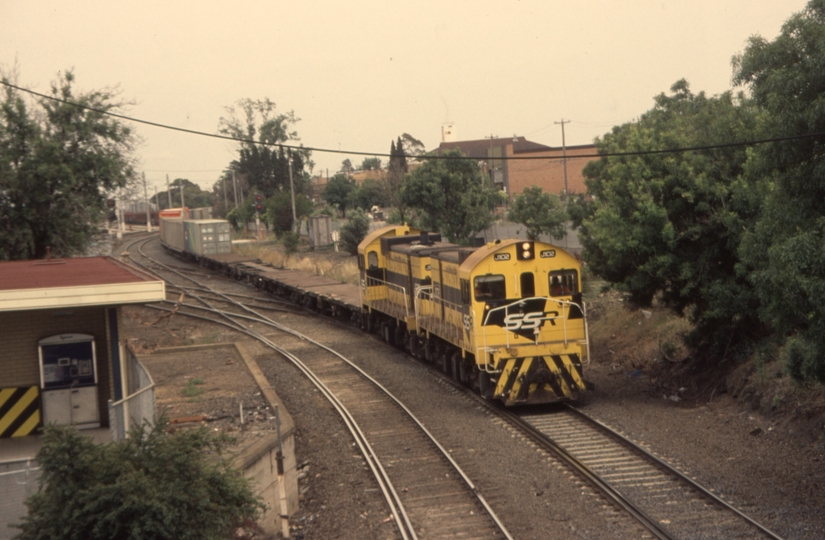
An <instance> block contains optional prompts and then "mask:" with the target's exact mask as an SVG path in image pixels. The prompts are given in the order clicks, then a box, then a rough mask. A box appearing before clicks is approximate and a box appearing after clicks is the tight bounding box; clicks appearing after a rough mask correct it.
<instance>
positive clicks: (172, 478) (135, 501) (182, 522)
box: [15, 421, 263, 540]
mask: <svg viewBox="0 0 825 540" xmlns="http://www.w3.org/2000/svg"><path fill="white" fill-rule="evenodd" d="M166 427H168V426H167V424H166V423H165V422H163V421H160V422H157V423H156V424H155V425H153V426H148V425H143V426H141V427H137V428H135V429H133V430H132V431H131V432H130V434H129V435H130V436H129V437H128V438H127V439H125V440H123V441H117V442H110V443H107V444H96V443H95V442H93V441H92V439H91V438H90V437H85V436H83V435H81V434H80V433H79V432H78V431H77V430H76V429H75V428H73V427H67V426H53V425H50V426H47V427H46V428H45V430H44V433H43V446H42V448H41V449H40V451H39V452H38V454H37V461H38V463H39V464H40V480H39V484H40V485H39V489H38V491H37V492H35V493H34V494H32V495H31V496H30V497H29V498H28V499H27V501H26V506H27V507H28V515H27V516H26V517H24V518H23V521H22V522H21V523H20V524H17V525H15V526H16V527H17V528H19V529H20V531H21V532H20V534H19V535H18V536H17V537H16V538H17V539H19V540H46V539H49V540H61V539H66V540H68V539H74V538H85V539H89V540H95V539H101V540H102V539H110V538H122V539H124V540H138V539H144V538H155V539H159V540H161V539H168V540H182V539H193V540H194V539H215V540H217V539H221V540H222V539H225V538H233V537H234V533H235V531H236V530H237V529H238V528H239V527H241V526H244V527H247V528H250V527H254V526H255V519H256V517H257V516H258V513H259V512H260V510H261V509H262V508H263V504H262V503H261V502H260V500H259V499H257V498H256V497H255V495H254V494H253V492H252V489H251V487H250V485H249V482H248V480H247V479H245V478H244V477H243V476H242V475H241V473H240V472H239V471H237V470H235V469H233V468H232V467H231V466H230V464H229V461H228V460H227V458H226V456H225V445H226V443H227V441H228V439H226V438H225V436H222V435H217V434H214V433H212V432H210V431H209V430H208V429H207V428H200V429H196V430H184V431H179V432H177V433H175V434H169V433H166V431H165V428H166Z"/></svg>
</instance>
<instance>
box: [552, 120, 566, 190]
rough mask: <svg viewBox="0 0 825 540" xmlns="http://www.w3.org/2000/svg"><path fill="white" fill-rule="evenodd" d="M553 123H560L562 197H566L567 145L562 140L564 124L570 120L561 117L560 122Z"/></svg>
mask: <svg viewBox="0 0 825 540" xmlns="http://www.w3.org/2000/svg"><path fill="white" fill-rule="evenodd" d="M553 123H554V124H561V161H562V164H563V166H564V194H563V199H567V145H566V144H565V141H564V124H569V123H570V120H565V119H564V118H562V119H561V122H553Z"/></svg>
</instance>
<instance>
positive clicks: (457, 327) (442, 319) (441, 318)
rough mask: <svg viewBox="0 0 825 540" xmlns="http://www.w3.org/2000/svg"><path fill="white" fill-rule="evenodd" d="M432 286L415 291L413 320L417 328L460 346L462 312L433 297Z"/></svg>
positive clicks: (453, 305)
mask: <svg viewBox="0 0 825 540" xmlns="http://www.w3.org/2000/svg"><path fill="white" fill-rule="evenodd" d="M432 289H433V288H432V286H424V287H417V288H416V290H415V318H416V321H417V322H418V326H419V327H421V328H424V329H425V330H428V331H430V332H432V333H434V334H435V335H437V336H440V337H442V338H444V339H446V340H447V341H449V342H450V343H454V344H456V345H459V344H461V342H463V341H464V340H465V336H464V329H465V326H464V312H463V311H462V309H463V307H462V306H461V305H459V304H454V303H452V302H448V301H447V300H444V299H443V298H441V297H438V296H433V294H432Z"/></svg>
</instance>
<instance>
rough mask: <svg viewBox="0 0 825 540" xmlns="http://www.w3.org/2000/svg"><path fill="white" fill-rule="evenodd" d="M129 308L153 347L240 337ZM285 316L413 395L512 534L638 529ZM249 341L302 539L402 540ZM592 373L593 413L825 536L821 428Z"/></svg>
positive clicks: (338, 340) (340, 450)
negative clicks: (275, 402)
mask: <svg viewBox="0 0 825 540" xmlns="http://www.w3.org/2000/svg"><path fill="white" fill-rule="evenodd" d="M226 286H227V287H232V288H234V287H239V286H238V285H237V284H234V283H228V284H226ZM247 291H248V290H247ZM124 314H125V319H126V321H125V322H126V332H127V335H129V336H131V337H134V344H135V345H137V346H139V347H143V348H145V349H146V350H151V349H152V348H154V347H157V346H158V345H184V344H191V343H198V342H200V341H203V340H212V341H216V340H217V341H231V340H233V339H237V338H235V337H233V336H231V335H230V334H228V333H225V332H223V331H219V330H217V329H215V328H214V327H212V326H211V325H209V324H208V323H201V322H196V321H193V320H184V319H182V318H179V317H178V318H177V320H175V321H174V322H170V323H169V324H168V325H167V326H166V327H164V328H161V327H160V325H156V326H152V325H149V324H148V322H147V321H149V320H150V319H151V318H152V317H155V318H156V317H157V315H156V314H155V312H151V311H149V310H146V309H145V308H125V309H124ZM277 317H278V318H280V320H281V321H282V322H289V323H290V324H294V325H295V326H296V327H300V329H301V330H302V331H305V332H306V333H308V334H310V333H311V334H313V335H314V336H318V337H319V338H321V339H322V340H327V341H328V342H330V343H331V344H333V345H335V347H336V348H338V349H340V350H341V352H343V353H344V354H345V355H348V356H351V357H353V358H354V359H357V360H358V362H359V363H363V365H364V366H365V367H367V368H368V369H369V370H370V371H372V372H374V373H375V376H376V377H377V378H379V379H380V380H382V381H385V382H386V384H387V385H388V386H389V387H391V389H392V390H393V391H394V392H397V394H398V395H399V397H401V398H402V399H403V400H404V401H405V402H408V403H409V405H410V407H411V408H412V409H414V411H415V412H416V413H417V414H420V415H421V418H422V419H423V420H424V423H425V424H426V425H427V427H428V428H430V429H431V430H432V431H433V432H434V433H435V434H436V436H437V437H438V438H440V439H441V440H443V441H444V444H445V445H446V446H447V447H448V448H449V449H450V450H451V451H452V454H453V456H454V457H455V459H456V460H457V461H458V462H459V464H460V465H461V466H462V467H465V470H466V471H467V472H468V474H470V476H471V477H472V479H473V481H474V482H475V483H476V484H477V485H478V487H479V489H480V491H481V493H482V494H483V495H484V496H485V497H486V498H487V499H488V501H489V502H490V503H491V504H492V506H493V508H494V509H495V511H496V512H497V513H498V515H499V517H500V518H501V519H502V520H503V521H504V522H505V524H506V525H507V527H508V528H509V529H510V531H511V532H512V534H513V535H514V537H515V538H519V539H522V538H524V539H528V538H542V539H544V538H549V539H552V538H638V537H640V532H639V530H638V529H637V528H636V527H635V525H633V524H632V523H629V522H628V521H627V520H626V519H625V518H624V516H623V515H621V514H619V513H617V512H616V511H615V510H614V509H613V508H612V507H610V506H609V505H607V504H606V503H605V502H604V501H602V500H601V499H599V497H598V496H596V495H594V494H593V493H592V491H591V490H590V489H589V487H587V486H586V485H583V484H582V483H581V482H580V481H579V480H578V479H576V478H575V477H573V476H572V475H571V474H570V473H569V472H568V471H566V470H565V469H563V468H561V467H559V466H557V465H554V464H552V463H550V462H548V461H547V460H546V459H545V458H544V457H542V455H540V454H539V452H537V450H536V449H535V447H534V446H533V445H532V443H530V442H529V441H526V440H524V439H523V438H522V437H521V436H519V435H517V434H515V433H514V432H513V431H512V430H511V429H510V428H509V427H507V426H506V425H504V424H502V423H501V422H500V421H498V420H496V419H494V418H492V417H491V416H490V415H489V414H488V413H486V412H484V411H483V410H482V409H481V408H479V407H478V405H476V404H474V403H473V402H472V401H471V400H469V399H468V398H467V397H465V396H463V395H462V394H461V393H460V392H458V391H457V390H455V389H454V388H453V387H452V386H451V385H449V384H447V383H445V382H442V381H439V380H438V379H437V377H436V376H435V375H434V374H433V373H432V372H430V371H428V370H427V369H425V367H424V366H422V365H421V364H419V363H418V362H416V361H413V360H411V359H410V358H409V357H408V356H406V355H405V354H403V353H401V352H400V351H396V350H394V349H391V348H388V347H386V346H385V345H384V344H383V343H381V342H380V341H378V340H376V339H373V338H371V337H368V336H364V335H362V334H360V333H357V332H349V331H342V330H341V329H340V328H337V327H335V326H332V325H329V324H327V323H323V324H319V323H317V322H313V321H311V320H310V319H307V318H304V317H295V316H289V315H278V316H277ZM245 343H247V346H248V347H249V349H250V350H251V351H252V352H253V354H255V355H256V357H257V361H258V363H259V365H260V367H261V368H262V369H263V371H264V373H265V374H266V375H267V377H268V378H269V379H270V381H271V383H272V385H273V387H274V388H275V390H276V391H277V392H278V394H279V396H280V397H281V399H282V400H283V401H284V403H285V404H286V406H287V407H288V408H289V411H290V413H291V414H292V416H293V417H294V419H295V423H296V428H297V438H296V450H297V452H298V461H299V463H302V464H303V472H304V475H303V478H302V479H301V480H300V487H301V491H302V501H301V508H300V510H299V512H298V514H297V515H296V516H295V517H294V519H293V525H294V529H293V537H294V538H305V539H329V538H347V539H348V538H354V539H362V538H363V539H389V538H396V532H395V529H394V527H393V526H392V525H391V524H390V523H387V522H386V521H385V520H386V519H387V517H388V512H387V509H386V507H385V506H384V503H383V500H382V499H381V497H380V495H379V493H378V492H376V491H375V483H374V481H373V479H372V477H371V474H370V473H369V471H368V470H366V467H365V465H364V463H363V460H362V459H361V457H360V456H358V455H357V450H356V449H355V448H354V447H353V446H352V441H351V439H350V437H349V435H348V433H347V432H346V431H345V430H344V427H343V425H342V423H341V421H340V420H339V419H338V418H337V416H336V415H335V414H334V413H333V412H332V410H331V407H330V406H329V404H328V403H327V402H326V400H325V399H324V398H323V397H321V396H320V394H319V393H318V392H317V391H316V390H315V389H314V388H312V387H310V386H309V384H308V383H307V382H306V381H305V379H304V378H303V376H302V375H300V374H299V372H298V371H297V370H296V369H295V368H293V367H291V365H289V364H287V363H286V362H285V361H284V360H282V359H281V358H280V357H278V356H277V355H275V354H274V353H271V352H267V351H266V350H264V349H263V348H262V347H260V346H258V345H256V344H254V343H251V342H248V341H245ZM233 373H234V372H233V371H232V370H224V371H223V372H222V374H221V377H227V378H231V377H235V375H233ZM201 376H202V375H201ZM586 376H587V377H588V378H589V379H590V380H592V381H594V382H595V383H596V390H595V391H594V392H592V393H590V394H588V395H587V396H585V398H584V399H583V400H582V402H581V405H582V406H583V408H584V410H585V412H587V413H588V414H590V415H592V416H595V417H596V418H598V419H600V420H601V421H603V422H604V423H606V424H608V425H610V426H611V427H614V428H617V429H619V430H620V431H622V432H624V433H625V434H626V435H628V436H629V437H631V438H632V439H634V440H635V441H637V442H639V443H641V444H642V445H643V446H646V447H647V448H648V449H649V450H651V451H652V452H653V453H655V454H657V455H659V456H661V457H663V458H665V459H666V460H668V461H669V462H671V463H674V464H675V465H677V466H678V467H680V468H681V469H682V470H683V471H685V472H687V473H688V474H690V475H691V476H693V477H695V478H696V479H697V480H699V481H700V482H701V483H703V484H704V485H706V486H708V487H711V488H713V489H714V490H715V491H716V492H717V493H720V494H722V495H723V496H724V497H725V498H726V499H727V500H729V501H730V502H732V503H733V504H734V505H736V506H739V507H741V508H742V509H743V510H744V511H745V512H747V513H749V514H751V515H752V516H754V517H755V518H756V519H758V520H760V521H761V522H763V524H765V525H766V526H768V527H769V528H771V529H773V530H774V531H775V532H777V533H779V534H780V535H781V536H783V537H784V538H788V539H803V540H807V539H819V538H825V499H823V487H825V469H823V462H824V461H825V449H824V448H823V442H822V440H821V439H817V438H816V437H812V436H811V433H812V432H811V430H810V429H802V428H800V424H799V423H794V422H787V421H786V420H785V419H783V418H776V417H775V418H770V417H767V416H765V415H763V414H760V413H759V412H758V411H755V410H753V409H751V408H750V407H748V406H746V405H743V404H742V403H741V402H740V401H737V400H736V399H734V397H733V396H732V395H731V394H729V393H719V392H715V393H714V394H712V395H711V396H709V399H708V397H702V398H692V399H688V398H686V397H684V396H683V399H680V400H679V401H675V400H674V399H672V398H673V397H674V396H673V395H672V394H671V393H669V392H664V393H663V391H662V390H661V381H660V380H657V379H654V378H652V377H650V376H648V374H647V373H646V372H645V371H644V370H635V369H632V370H630V369H628V370H625V369H624V368H622V367H621V366H617V365H616V364H615V363H612V362H610V361H608V360H607V357H606V355H601V356H600V354H599V352H598V351H594V362H593V364H592V365H591V366H589V367H588V368H587V370H586ZM156 380H157V379H156ZM157 382H158V384H159V385H163V384H164V381H163V380H157ZM174 384H177V385H179V384H180V382H179V381H177V382H175V383H174ZM253 394H254V393H253ZM224 397H225V396H224ZM215 405H216V407H217V406H218V405H219V407H218V409H220V410H227V411H228V410H229V409H231V407H232V406H233V405H232V404H227V403H226V402H225V401H221V402H220V403H216V404H215ZM209 407H210V403H209V402H206V403H204V404H203V407H202V409H204V411H206V412H208V409H209Z"/></svg>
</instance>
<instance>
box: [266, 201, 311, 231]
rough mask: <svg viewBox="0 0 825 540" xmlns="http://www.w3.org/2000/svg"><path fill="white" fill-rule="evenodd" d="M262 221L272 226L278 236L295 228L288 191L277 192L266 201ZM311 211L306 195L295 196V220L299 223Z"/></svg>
mask: <svg viewBox="0 0 825 540" xmlns="http://www.w3.org/2000/svg"><path fill="white" fill-rule="evenodd" d="M265 206H266V213H265V215H264V220H265V221H266V222H267V223H269V224H270V225H271V226H272V230H273V231H275V233H276V234H277V235H278V236H281V235H283V234H284V233H286V232H289V231H291V230H292V229H293V228H294V227H295V219H294V218H293V215H292V195H291V194H290V193H289V192H288V191H279V192H277V193H275V194H274V195H273V196H271V197H269V198H268V199H267V200H266V205H265ZM312 210H313V205H312V201H311V200H310V199H309V197H307V196H306V195H304V194H302V193H299V194H298V195H296V196H295V218H297V219H298V222H300V221H301V220H302V219H304V218H306V217H308V216H309V215H310V214H311V213H312Z"/></svg>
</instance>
